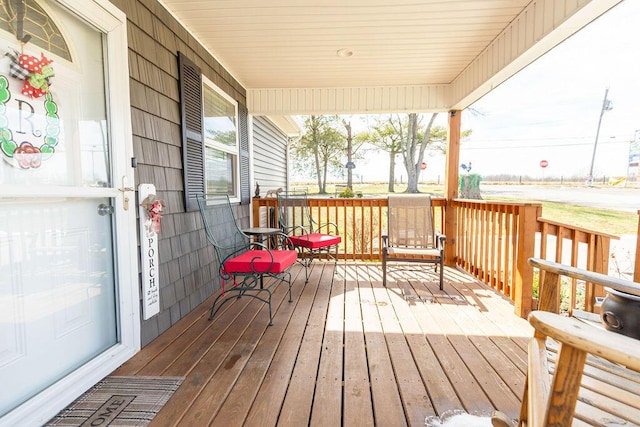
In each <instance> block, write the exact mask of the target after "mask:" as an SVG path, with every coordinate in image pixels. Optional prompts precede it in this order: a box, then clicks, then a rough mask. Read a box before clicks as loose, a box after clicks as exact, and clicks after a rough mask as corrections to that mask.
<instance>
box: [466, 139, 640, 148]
mask: <svg viewBox="0 0 640 427" xmlns="http://www.w3.org/2000/svg"><path fill="white" fill-rule="evenodd" d="M504 141H509V140H508V139H504V140H501V142H504ZM516 141H522V140H516ZM614 144H629V141H602V142H600V145H614ZM583 145H593V144H592V143H591V142H576V143H567V144H529V145H501V146H499V145H492V146H488V147H465V146H464V145H462V146H461V149H464V150H505V149H510V148H519V149H522V148H556V147H580V146H583Z"/></svg>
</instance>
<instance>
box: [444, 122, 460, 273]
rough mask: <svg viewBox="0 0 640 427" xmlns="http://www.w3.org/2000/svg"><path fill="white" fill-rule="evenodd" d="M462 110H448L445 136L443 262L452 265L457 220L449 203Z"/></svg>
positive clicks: (455, 194)
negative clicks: (447, 124) (445, 239)
mask: <svg viewBox="0 0 640 427" xmlns="http://www.w3.org/2000/svg"><path fill="white" fill-rule="evenodd" d="M461 118H462V111H460V110H453V111H450V112H449V132H448V138H447V159H446V165H445V168H446V169H445V180H444V192H445V199H446V200H445V203H446V207H445V222H444V233H445V235H446V236H447V241H446V243H445V248H444V264H445V265H446V266H449V267H452V266H455V263H456V258H455V254H456V233H457V228H458V220H457V213H456V208H455V207H454V206H453V204H452V203H451V201H452V200H454V199H456V198H458V178H459V165H460V124H461V121H462V120H461Z"/></svg>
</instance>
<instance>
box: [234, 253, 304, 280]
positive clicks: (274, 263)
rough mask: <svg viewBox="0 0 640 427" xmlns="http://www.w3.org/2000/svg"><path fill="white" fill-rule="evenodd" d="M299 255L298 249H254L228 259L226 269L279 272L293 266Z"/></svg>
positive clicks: (250, 271)
mask: <svg viewBox="0 0 640 427" xmlns="http://www.w3.org/2000/svg"><path fill="white" fill-rule="evenodd" d="M271 256H273V258H272V257H271ZM297 257H298V253H297V252H296V251H290V250H272V251H265V250H259V249H252V250H249V251H247V252H244V253H242V254H240V255H238V256H236V257H234V258H231V259H229V260H227V261H226V262H225V263H224V269H225V271H226V272H227V273H253V272H257V273H271V274H279V273H282V272H284V271H285V270H286V269H287V268H289V267H291V265H292V264H293V263H294V262H296V259H297Z"/></svg>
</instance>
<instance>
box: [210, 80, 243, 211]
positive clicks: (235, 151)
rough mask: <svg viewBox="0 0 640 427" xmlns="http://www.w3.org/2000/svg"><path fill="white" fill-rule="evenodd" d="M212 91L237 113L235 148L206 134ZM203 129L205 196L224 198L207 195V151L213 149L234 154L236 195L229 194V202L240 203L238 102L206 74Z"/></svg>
mask: <svg viewBox="0 0 640 427" xmlns="http://www.w3.org/2000/svg"><path fill="white" fill-rule="evenodd" d="M206 89H210V90H212V91H213V92H215V93H216V94H217V95H219V96H220V97H222V98H223V99H224V100H225V101H227V102H229V103H230V104H231V105H233V108H234V113H235V127H236V143H235V146H234V147H230V146H228V145H225V144H221V143H219V142H217V141H215V140H213V139H212V138H209V137H208V136H207V135H206V132H205V125H204V121H205V119H206V117H205V113H204V102H205V90H206ZM202 127H203V135H202V145H203V148H204V150H205V157H204V159H203V160H204V162H205V168H204V175H205V176H204V182H205V188H204V191H205V195H207V196H215V197H223V196H224V194H209V193H207V184H206V183H207V172H206V171H207V167H206V161H207V160H206V149H207V148H213V149H215V150H219V151H222V152H224V153H228V154H232V155H233V156H234V161H233V163H234V164H233V175H234V176H233V181H234V185H233V186H234V191H233V193H234V194H229V200H230V201H231V202H232V203H239V202H240V199H241V194H240V191H241V188H240V181H241V179H242V174H241V171H240V116H239V112H238V101H236V100H235V99H233V98H232V97H231V96H229V95H228V94H227V93H226V92H225V91H223V90H222V89H221V88H220V87H218V86H217V85H216V84H215V83H213V82H212V81H211V80H210V79H209V78H207V77H206V76H205V75H204V74H203V75H202Z"/></svg>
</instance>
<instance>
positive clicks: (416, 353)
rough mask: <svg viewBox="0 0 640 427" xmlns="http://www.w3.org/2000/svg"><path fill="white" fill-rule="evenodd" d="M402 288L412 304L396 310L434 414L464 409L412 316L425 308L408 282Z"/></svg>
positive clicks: (423, 332) (398, 307)
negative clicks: (408, 295) (414, 311)
mask: <svg viewBox="0 0 640 427" xmlns="http://www.w3.org/2000/svg"><path fill="white" fill-rule="evenodd" d="M399 285H400V286H402V290H403V296H404V299H405V300H406V298H407V293H409V294H410V295H411V298H410V303H409V304H402V303H399V304H395V305H394V309H395V311H396V314H397V316H398V319H399V320H400V323H401V325H402V329H403V332H404V334H405V338H406V340H407V343H408V344H409V348H410V349H411V353H412V354H413V359H414V361H415V363H416V367H417V368H418V371H419V372H420V375H421V377H422V381H423V382H424V384H425V385H426V388H427V391H428V393H429V398H430V400H431V404H432V405H433V408H434V411H435V415H438V416H441V415H443V414H445V413H447V412H452V411H455V410H460V409H462V403H461V402H460V399H458V396H457V395H456V391H455V389H454V388H453V386H452V385H451V383H450V382H449V379H448V377H447V374H446V373H445V371H444V369H443V368H442V366H441V365H440V363H439V362H438V358H437V357H436V354H435V352H436V351H438V350H439V349H433V348H432V347H431V345H430V344H429V341H428V340H427V338H426V333H427V332H425V331H424V330H423V329H422V327H421V326H420V323H419V322H418V320H417V319H416V318H415V317H414V315H413V313H412V308H413V309H414V310H419V309H423V310H426V308H425V307H423V303H422V302H421V301H420V299H419V297H418V296H417V294H416V293H415V291H414V289H413V287H412V286H411V285H410V284H409V282H404V281H403V282H401V283H399Z"/></svg>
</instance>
